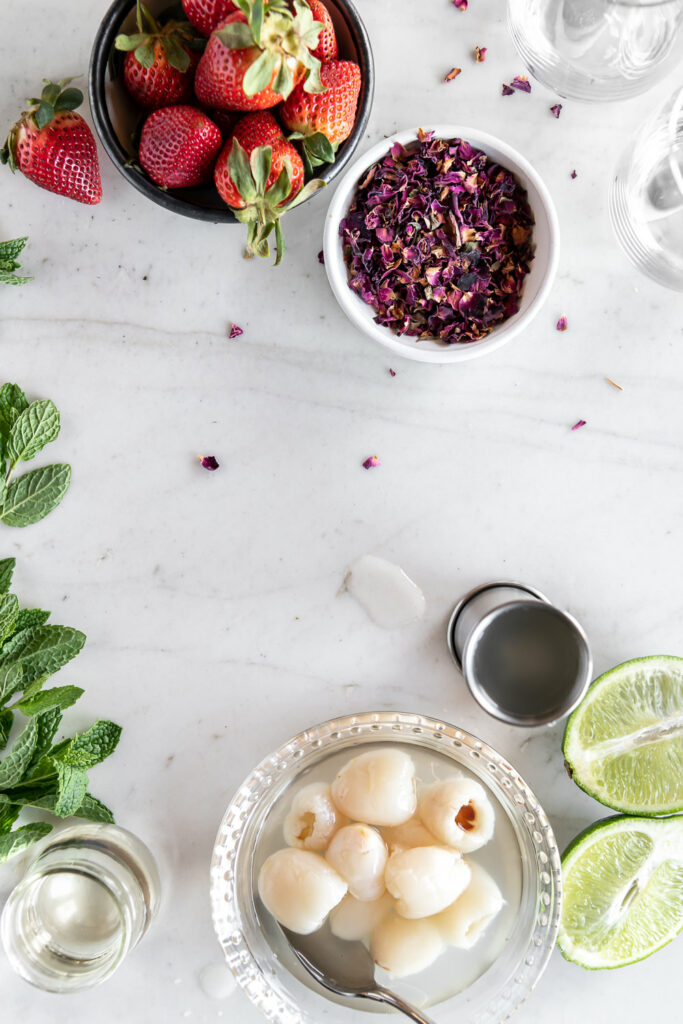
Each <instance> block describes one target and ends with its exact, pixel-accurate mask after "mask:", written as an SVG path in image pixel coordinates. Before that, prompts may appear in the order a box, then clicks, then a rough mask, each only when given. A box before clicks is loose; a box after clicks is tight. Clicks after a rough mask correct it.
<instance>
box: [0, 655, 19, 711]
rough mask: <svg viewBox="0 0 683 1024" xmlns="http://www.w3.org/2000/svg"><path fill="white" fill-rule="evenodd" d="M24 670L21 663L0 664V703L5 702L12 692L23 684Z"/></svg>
mask: <svg viewBox="0 0 683 1024" xmlns="http://www.w3.org/2000/svg"><path fill="white" fill-rule="evenodd" d="M23 679H24V670H23V669H22V667H21V665H2V664H0V704H5V703H6V702H7V701H8V700H9V699H10V697H11V696H12V694H14V693H18V692H19V691H20V690H21V689H22V686H23Z"/></svg>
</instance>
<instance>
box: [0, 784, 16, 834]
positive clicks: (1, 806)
mask: <svg viewBox="0 0 683 1024" xmlns="http://www.w3.org/2000/svg"><path fill="white" fill-rule="evenodd" d="M20 814H21V807H20V806H19V804H15V803H14V802H13V801H12V800H10V799H9V797H7V796H5V794H4V793H3V794H0V835H3V834H4V833H5V832H9V831H10V829H11V828H12V825H13V824H14V822H15V821H16V820H17V818H18V817H19V815H20Z"/></svg>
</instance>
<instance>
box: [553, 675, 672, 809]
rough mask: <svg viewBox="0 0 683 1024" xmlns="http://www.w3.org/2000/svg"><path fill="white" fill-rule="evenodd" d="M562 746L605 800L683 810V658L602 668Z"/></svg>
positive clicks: (585, 783)
mask: <svg viewBox="0 0 683 1024" xmlns="http://www.w3.org/2000/svg"><path fill="white" fill-rule="evenodd" d="M629 730H630V731H629ZM562 749H563V753H564V759H565V764H566V767H567V771H568V772H569V774H570V775H571V777H572V779H573V780H574V782H575V783H576V784H577V786H579V787H580V788H581V789H583V790H584V791H585V792H586V793H588V794H589V796H592V797H593V798H594V799H595V800H598V801H599V802H600V803H601V804H604V805H605V806H606V807H610V808H612V810H615V811H621V812H622V813H625V814H639V815H644V816H653V817H655V816H657V815H662V814H675V813H677V812H679V811H683V658H675V657H672V656H669V655H655V656H652V657H647V658H634V659H633V660H631V661H627V662H624V663H623V664H622V665H617V666H616V668H613V669H610V670H609V671H608V672H605V673H604V674H603V675H601V676H599V677H598V678H597V679H596V680H595V682H594V683H593V684H592V685H591V687H590V689H589V690H588V693H587V694H586V697H585V698H584V700H583V701H582V702H581V704H580V705H579V706H578V708H577V709H576V710H575V711H574V712H573V713H572V714H571V715H570V717H569V719H568V721H567V727H566V729H565V734H564V740H563V744H562ZM601 751H603V752H604V753H603V756H602V757H601Z"/></svg>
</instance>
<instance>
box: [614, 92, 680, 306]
mask: <svg viewBox="0 0 683 1024" xmlns="http://www.w3.org/2000/svg"><path fill="white" fill-rule="evenodd" d="M609 208H610V216H611V219H612V226H613V228H614V231H615V234H616V236H617V238H618V239H619V242H620V243H621V246H622V248H623V249H624V252H625V253H626V255H627V256H628V257H629V259H630V260H631V262H632V263H634V264H635V265H636V266H637V267H638V269H639V270H642V271H643V272H644V273H645V274H647V275H648V276H649V277H651V278H653V279H654V280H655V281H659V283H660V284H663V285H666V286H667V287H668V288H675V289H678V290H679V291H683V84H681V85H679V86H678V88H677V89H676V91H675V92H674V94H673V96H672V97H671V98H670V99H669V100H668V101H667V102H666V103H665V104H664V106H663V107H662V109H661V110H660V111H659V112H658V113H657V114H655V115H654V116H653V117H651V118H650V119H649V120H648V121H646V123H645V124H644V125H643V126H642V127H641V128H640V130H639V131H638V132H637V134H636V136H635V142H630V143H629V144H628V146H627V147H626V149H625V151H624V153H623V155H622V157H621V160H620V162H619V164H618V166H617V170H616V173H615V176H614V180H613V181H612V186H611V190H610V201H609Z"/></svg>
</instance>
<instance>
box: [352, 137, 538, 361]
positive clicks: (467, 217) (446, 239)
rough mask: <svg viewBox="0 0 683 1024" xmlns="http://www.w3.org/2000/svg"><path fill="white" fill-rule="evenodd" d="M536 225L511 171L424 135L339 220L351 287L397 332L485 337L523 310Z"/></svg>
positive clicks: (387, 162) (376, 173)
mask: <svg viewBox="0 0 683 1024" xmlns="http://www.w3.org/2000/svg"><path fill="white" fill-rule="evenodd" d="M533 224H534V219H533V214H532V211H531V208H530V206H529V201H528V196H527V194H526V191H525V190H524V188H523V187H522V186H521V185H520V183H519V182H518V181H517V180H516V178H515V176H514V175H513V174H512V172H511V171H509V170H508V169H507V168H506V167H504V166H501V165H500V164H499V163H497V162H496V161H495V160H492V159H491V158H490V157H488V156H487V155H486V153H484V152H482V150H479V149H475V147H474V146H472V145H471V144H470V143H469V142H467V141H466V140H464V139H458V138H456V139H443V138H435V137H434V135H433V133H432V132H424V131H420V132H418V137H417V140H416V142H414V143H411V144H410V145H408V146H407V147H404V146H401V145H400V144H394V145H392V147H391V149H390V151H389V152H388V153H387V154H386V156H384V157H383V158H382V159H380V160H379V161H378V162H377V163H376V164H375V165H374V166H373V173H372V174H371V175H368V176H366V177H365V178H364V180H363V181H362V182H361V183H360V185H359V186H358V187H357V189H356V192H355V195H354V197H353V199H352V201H351V205H350V207H349V209H348V212H347V213H346V215H345V217H344V218H343V220H342V221H341V223H340V226H339V233H340V235H341V239H342V248H343V255H344V262H345V263H346V266H347V270H348V284H349V287H350V288H351V289H352V290H353V291H355V292H356V293H357V294H358V295H359V296H360V298H361V299H362V300H363V301H364V302H365V303H367V304H368V305H369V306H371V307H372V308H373V310H374V313H375V316H374V319H375V322H376V323H378V324H380V325H382V326H383V327H387V328H389V329H390V330H391V331H393V332H394V333H395V334H398V335H401V336H407V337H412V338H414V339H415V340H416V341H418V342H419V341H420V339H423V338H424V339H427V338H429V339H437V340H439V341H441V342H443V343H444V344H447V345H448V344H453V343H456V342H457V343H463V342H473V341H479V340H480V339H481V338H484V337H486V335H488V334H489V333H490V331H492V330H493V329H494V327H496V326H497V325H498V324H500V323H502V322H503V321H504V320H505V319H506V318H508V317H510V316H513V315H514V314H515V313H516V312H517V311H518V309H519V297H520V295H521V293H522V289H523V287H524V280H525V277H526V275H527V273H528V272H529V268H530V264H531V261H532V259H533V253H534V241H533Z"/></svg>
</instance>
